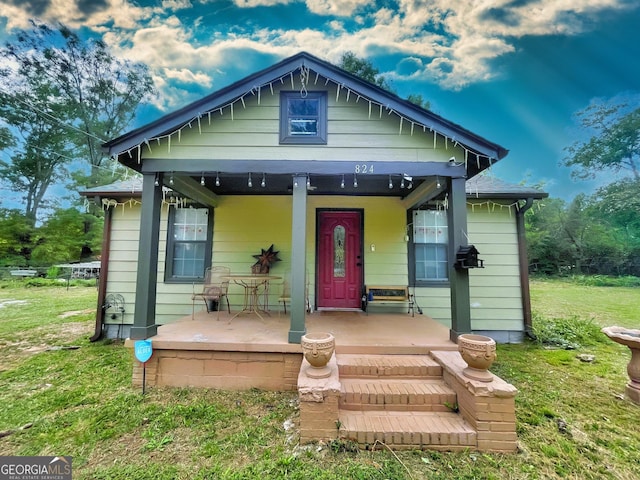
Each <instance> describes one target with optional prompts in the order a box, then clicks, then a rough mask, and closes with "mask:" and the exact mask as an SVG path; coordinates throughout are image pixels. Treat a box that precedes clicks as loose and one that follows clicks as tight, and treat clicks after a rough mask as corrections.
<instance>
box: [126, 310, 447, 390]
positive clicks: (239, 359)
mask: <svg viewBox="0 0 640 480" xmlns="http://www.w3.org/2000/svg"><path fill="white" fill-rule="evenodd" d="M235 313H236V312H233V311H232V313H231V315H229V314H228V313H227V312H226V311H221V312H220V319H219V320H216V315H217V312H213V313H210V314H207V313H206V312H205V311H200V312H196V313H195V315H194V317H193V318H192V316H191V315H189V316H186V317H183V318H181V319H179V320H177V321H175V322H172V323H169V324H166V325H162V326H160V327H158V333H157V335H155V336H154V337H153V338H152V341H153V352H154V353H153V357H152V359H151V360H150V361H149V362H147V366H146V383H147V385H166V386H185V387H186V386H198V387H210V388H224V389H226V390H233V389H240V390H242V389H247V388H252V387H255V388H263V389H267V390H296V388H297V380H298V373H299V371H300V365H301V363H302V350H301V347H300V344H298V343H289V339H288V335H289V328H290V317H289V315H284V314H281V315H280V314H278V312H277V311H271V313H270V315H263V320H261V319H260V318H259V317H258V316H256V315H255V314H246V315H238V316H236V317H235V318H233V319H232V317H233V316H234V315H235ZM305 324H306V328H307V332H308V333H314V332H328V333H331V334H332V335H333V336H334V337H335V339H336V353H338V354H339V353H345V354H347V353H348V354H361V355H366V354H379V355H401V354H404V355H424V354H427V353H429V352H431V351H435V350H446V351H455V350H457V346H456V344H454V343H453V342H452V341H451V340H450V339H449V329H448V328H447V327H445V326H444V325H442V324H440V323H438V322H436V321H435V320H433V319H431V318H429V317H427V316H423V315H419V316H415V317H411V316H410V315H406V314H400V313H398V314H395V313H375V314H369V315H366V314H365V313H364V312H360V311H358V312H342V311H325V312H315V313H312V314H307V315H306V318H305ZM129 342H131V341H129ZM133 379H134V384H137V385H141V384H142V368H141V365H140V364H138V363H137V362H136V365H135V366H134V376H133Z"/></svg>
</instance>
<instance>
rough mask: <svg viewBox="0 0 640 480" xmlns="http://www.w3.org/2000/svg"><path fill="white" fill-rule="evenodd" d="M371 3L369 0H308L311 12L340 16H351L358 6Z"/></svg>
mask: <svg viewBox="0 0 640 480" xmlns="http://www.w3.org/2000/svg"><path fill="white" fill-rule="evenodd" d="M370 3H371V2H370V1H369V0H306V4H307V8H308V9H309V11H310V12H313V13H316V14H318V15H335V16H338V17H349V16H351V15H352V14H353V12H354V11H356V10H357V9H358V8H360V7H364V6H366V5H369V4H370Z"/></svg>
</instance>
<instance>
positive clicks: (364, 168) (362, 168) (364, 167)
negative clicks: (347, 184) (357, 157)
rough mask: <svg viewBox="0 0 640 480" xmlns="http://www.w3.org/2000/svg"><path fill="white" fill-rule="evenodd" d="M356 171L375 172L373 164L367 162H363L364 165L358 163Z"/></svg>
mask: <svg viewBox="0 0 640 480" xmlns="http://www.w3.org/2000/svg"><path fill="white" fill-rule="evenodd" d="M355 172H356V173H373V165H367V164H366V163H363V164H362V165H360V164H358V165H356V169H355Z"/></svg>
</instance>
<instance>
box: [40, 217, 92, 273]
mask: <svg viewBox="0 0 640 480" xmlns="http://www.w3.org/2000/svg"><path fill="white" fill-rule="evenodd" d="M34 237H35V238H34V247H33V250H32V252H31V261H32V262H33V263H34V264H40V265H51V264H52V263H55V262H72V261H78V260H83V259H86V258H91V257H92V256H93V255H94V253H95V252H97V251H99V250H100V242H101V239H102V223H101V222H100V221H98V218H97V217H95V216H94V215H90V214H87V213H81V212H79V211H78V210H76V209H75V208H69V209H61V210H57V211H56V212H55V213H54V214H53V215H52V216H51V217H49V218H48V219H47V221H46V222H45V223H44V224H43V225H42V226H41V227H40V228H38V229H37V232H36V233H35V235H34Z"/></svg>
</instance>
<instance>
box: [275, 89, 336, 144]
mask: <svg viewBox="0 0 640 480" xmlns="http://www.w3.org/2000/svg"><path fill="white" fill-rule="evenodd" d="M280 143H284V144H315V145H321V144H326V143H327V92H306V93H305V94H301V93H300V92H281V93H280Z"/></svg>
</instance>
